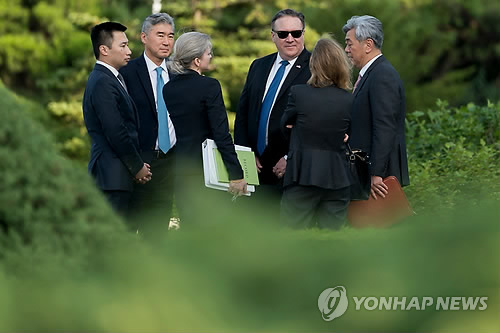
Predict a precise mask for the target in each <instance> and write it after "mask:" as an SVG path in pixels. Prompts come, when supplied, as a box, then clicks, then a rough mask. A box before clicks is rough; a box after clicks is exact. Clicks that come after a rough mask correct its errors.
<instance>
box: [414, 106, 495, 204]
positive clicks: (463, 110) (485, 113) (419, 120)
mask: <svg viewBox="0 0 500 333" xmlns="http://www.w3.org/2000/svg"><path fill="white" fill-rule="evenodd" d="M499 125H500V103H498V104H492V103H488V105H486V106H477V105H474V104H472V103H469V104H467V105H464V106H462V107H458V108H450V107H449V106H448V103H447V102H444V101H438V102H437V109H436V110H428V111H427V112H426V113H424V112H421V111H416V112H414V113H412V114H409V115H408V116H407V122H406V135H407V140H406V142H407V150H408V156H409V168H410V183H411V186H409V187H408V190H407V193H408V196H409V198H410V201H411V202H412V204H413V206H414V208H415V209H416V210H417V212H422V211H438V210H440V209H443V208H445V207H449V208H453V207H457V206H460V205H461V204H462V203H463V201H464V200H465V201H467V202H468V204H472V205H477V204H478V203H479V202H480V201H481V200H483V199H484V198H487V197H488V198H492V199H498V198H500V185H499V181H500V170H499V168H498V166H499V164H500V126H499Z"/></svg>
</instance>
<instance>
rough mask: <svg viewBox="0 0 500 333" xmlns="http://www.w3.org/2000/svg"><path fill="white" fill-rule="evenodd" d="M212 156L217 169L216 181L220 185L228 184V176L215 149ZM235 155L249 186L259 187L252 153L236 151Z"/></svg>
mask: <svg viewBox="0 0 500 333" xmlns="http://www.w3.org/2000/svg"><path fill="white" fill-rule="evenodd" d="M214 154H215V164H216V167H217V180H218V181H219V182H221V183H229V174H228V173H227V169H226V166H225V165H224V162H223V161H222V156H221V154H220V152H219V151H218V150H217V148H214ZM236 155H238V160H239V161H240V165H241V168H242V169H243V175H244V176H243V177H244V178H245V180H246V181H247V183H248V184H249V185H259V176H258V175H257V165H256V164H255V155H254V153H253V151H245V150H236Z"/></svg>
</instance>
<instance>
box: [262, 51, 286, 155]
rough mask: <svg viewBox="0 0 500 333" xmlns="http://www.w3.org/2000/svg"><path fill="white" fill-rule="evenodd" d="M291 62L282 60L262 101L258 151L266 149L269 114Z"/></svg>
mask: <svg viewBox="0 0 500 333" xmlns="http://www.w3.org/2000/svg"><path fill="white" fill-rule="evenodd" d="M288 64H289V62H288V61H286V60H283V61H281V66H280V68H278V71H277V72H276V75H274V78H273V81H272V82H271V85H270V86H269V89H268V90H267V94H266V97H264V101H263V102H262V108H261V109H260V118H259V131H258V134H257V152H258V153H259V155H262V153H263V152H264V149H266V134H267V121H268V119H269V114H270V113H271V107H272V105H273V102H274V97H275V96H276V92H277V91H278V87H279V85H280V82H281V79H282V78H283V74H285V68H286V66H287V65H288Z"/></svg>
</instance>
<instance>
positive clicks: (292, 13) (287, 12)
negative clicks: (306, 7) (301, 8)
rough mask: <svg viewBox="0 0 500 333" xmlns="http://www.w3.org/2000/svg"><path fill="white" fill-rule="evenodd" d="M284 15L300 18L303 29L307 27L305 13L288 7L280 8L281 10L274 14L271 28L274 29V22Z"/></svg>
mask: <svg viewBox="0 0 500 333" xmlns="http://www.w3.org/2000/svg"><path fill="white" fill-rule="evenodd" d="M283 16H291V17H296V18H298V19H299V20H300V22H301V23H302V30H304V29H305V27H306V18H305V16H304V14H302V13H301V12H298V11H296V10H293V9H290V8H288V9H283V10H280V11H279V12H277V13H276V14H274V16H273V18H272V20H271V30H274V22H276V21H277V20H278V19H279V18H282V17H283Z"/></svg>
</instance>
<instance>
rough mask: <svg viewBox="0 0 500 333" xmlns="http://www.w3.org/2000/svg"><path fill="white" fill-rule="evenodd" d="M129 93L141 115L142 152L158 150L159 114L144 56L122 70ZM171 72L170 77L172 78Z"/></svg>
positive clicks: (140, 139) (140, 137) (140, 135)
mask: <svg viewBox="0 0 500 333" xmlns="http://www.w3.org/2000/svg"><path fill="white" fill-rule="evenodd" d="M120 73H121V74H122V75H123V78H124V80H125V84H126V85H127V89H128V93H129V95H130V97H132V99H133V100H134V102H135V104H136V106H137V109H138V114H139V120H140V123H141V127H140V128H139V143H140V145H141V150H142V151H144V152H146V155H150V154H147V153H148V152H151V151H152V150H155V148H156V139H157V138H158V114H157V113H156V103H155V97H154V94H153V87H152V85H151V79H150V77H149V72H148V67H147V65H146V59H144V55H141V56H140V57H137V58H135V59H134V60H131V61H130V62H129V63H128V65H127V66H124V67H122V68H120ZM172 76H173V75H172V74H171V73H170V72H169V77H170V78H172Z"/></svg>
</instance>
